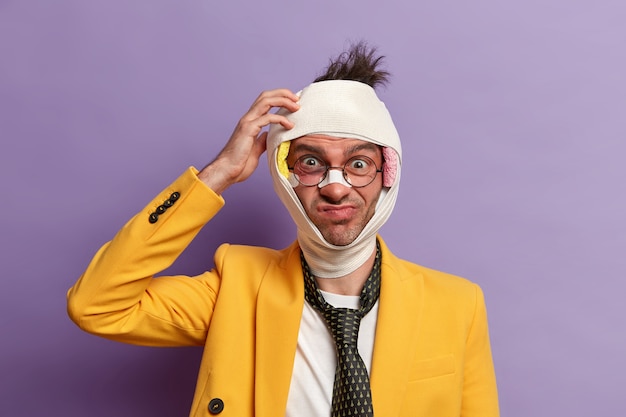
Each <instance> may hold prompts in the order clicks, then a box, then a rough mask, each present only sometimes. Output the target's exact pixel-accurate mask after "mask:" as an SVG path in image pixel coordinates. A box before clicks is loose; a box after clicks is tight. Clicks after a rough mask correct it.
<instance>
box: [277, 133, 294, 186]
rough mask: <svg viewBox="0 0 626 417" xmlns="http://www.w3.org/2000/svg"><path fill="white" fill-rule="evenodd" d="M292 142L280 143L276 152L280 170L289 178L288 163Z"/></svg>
mask: <svg viewBox="0 0 626 417" xmlns="http://www.w3.org/2000/svg"><path fill="white" fill-rule="evenodd" d="M290 143H291V142H289V141H287V142H283V143H281V144H280V145H278V150H277V152H276V165H278V172H280V173H281V175H282V176H283V177H285V178H287V179H289V166H288V165H287V155H289V144H290Z"/></svg>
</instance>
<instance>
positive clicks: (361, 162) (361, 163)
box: [350, 159, 369, 171]
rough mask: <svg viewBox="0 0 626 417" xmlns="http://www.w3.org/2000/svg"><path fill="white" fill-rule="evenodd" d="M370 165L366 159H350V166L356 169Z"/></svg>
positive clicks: (362, 168)
mask: <svg viewBox="0 0 626 417" xmlns="http://www.w3.org/2000/svg"><path fill="white" fill-rule="evenodd" d="M368 167H369V161H367V160H366V159H353V160H352V161H350V168H351V169H354V170H357V171H358V170H364V169H367V168H368Z"/></svg>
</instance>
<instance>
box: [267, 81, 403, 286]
mask: <svg viewBox="0 0 626 417" xmlns="http://www.w3.org/2000/svg"><path fill="white" fill-rule="evenodd" d="M298 95H299V97H300V109H299V110H298V111H296V112H294V113H290V112H288V111H287V110H285V109H281V110H280V111H279V112H278V113H279V114H282V115H284V116H286V117H287V118H288V119H289V120H290V121H292V122H293V123H294V128H293V129H291V130H287V129H285V128H283V127H282V126H281V125H277V124H273V125H271V127H270V131H269V135H268V138H267V154H268V162H269V163H268V165H269V167H270V172H271V174H272V179H273V182H274V190H275V191H276V193H277V194H278V196H279V198H280V199H281V201H282V202H283V204H285V206H286V207H287V210H289V213H290V214H291V217H292V218H293V220H294V221H295V223H296V226H297V228H298V242H299V243H300V247H301V248H302V251H303V253H304V256H305V258H306V260H307V263H308V264H309V267H310V268H311V272H312V273H313V274H314V275H315V276H316V277H320V278H337V277H341V276H344V275H347V274H348V273H350V272H352V271H354V270H356V269H357V268H358V267H359V266H361V265H362V264H363V263H364V262H365V261H366V260H367V259H368V258H369V256H370V255H371V254H372V252H373V251H374V250H375V247H376V233H377V232H378V230H379V229H380V227H381V226H382V225H383V224H384V223H385V222H386V221H387V219H388V218H389V216H390V214H391V211H392V210H393V207H394V205H395V201H396V197H397V195H398V187H399V182H400V165H401V158H402V149H401V146H400V137H399V136H398V132H397V131H396V128H395V126H394V124H393V121H392V120H391V116H390V115H389V112H388V111H387V109H386V107H385V105H384V104H383V102H382V101H380V100H379V99H378V97H377V96H376V92H375V91H374V89H373V88H372V87H370V86H369V85H367V84H364V83H360V82H357V81H347V80H331V81H321V82H317V83H313V84H310V85H309V86H308V87H306V88H304V89H303V90H302V91H300V92H299V93H298ZM311 134H321V135H327V136H333V137H338V138H351V139H360V140H364V141H367V142H372V143H375V144H377V145H380V146H382V147H383V155H386V156H385V159H386V160H389V159H393V168H392V169H387V170H386V172H387V176H388V178H387V179H386V180H385V187H384V188H383V190H382V192H381V195H380V198H379V200H378V204H377V206H376V212H375V214H374V216H373V217H372V218H371V219H370V221H369V222H368V223H367V225H366V226H365V228H364V229H363V230H362V231H361V233H360V234H359V236H358V237H357V238H356V239H355V240H354V241H353V242H352V243H350V244H349V245H346V246H336V245H332V244H330V243H328V242H327V241H326V240H325V239H324V238H323V237H322V234H321V233H320V231H319V230H318V228H317V227H316V226H315V225H314V224H313V223H312V222H311V220H310V219H309V218H308V216H307V215H306V212H305V210H304V208H303V206H302V204H301V203H300V200H299V199H298V196H297V195H296V193H295V191H294V190H293V187H295V186H296V184H297V182H294V181H293V179H291V183H290V180H289V178H288V176H286V175H285V169H284V167H285V166H286V163H285V160H284V158H285V157H286V155H285V154H284V152H282V151H281V152H279V148H280V144H281V143H283V142H288V141H291V140H294V139H297V138H299V137H302V136H306V135H311ZM385 148H386V149H385ZM392 150H393V151H395V152H392ZM279 154H280V155H279ZM390 156H393V157H390ZM277 157H278V159H277ZM279 165H281V166H280V167H279ZM383 170H384V172H385V167H383ZM389 172H391V175H392V176H391V177H389V175H390V174H389ZM331 173H332V174H331ZM336 174H339V175H341V173H340V172H339V171H334V173H333V170H330V171H328V175H327V178H326V180H325V181H329V182H334V181H336V180H335V177H334V176H333V175H336ZM389 178H391V179H389ZM342 180H343V178H342ZM320 186H322V184H320Z"/></svg>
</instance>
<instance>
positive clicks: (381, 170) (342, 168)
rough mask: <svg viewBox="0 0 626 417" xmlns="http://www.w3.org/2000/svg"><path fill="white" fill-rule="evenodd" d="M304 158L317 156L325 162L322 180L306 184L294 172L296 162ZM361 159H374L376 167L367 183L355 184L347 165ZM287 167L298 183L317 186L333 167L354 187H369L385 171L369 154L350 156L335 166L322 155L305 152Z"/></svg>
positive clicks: (373, 163)
mask: <svg viewBox="0 0 626 417" xmlns="http://www.w3.org/2000/svg"><path fill="white" fill-rule="evenodd" d="M304 158H315V159H317V160H318V161H320V162H321V163H322V164H324V167H325V168H326V169H325V170H324V174H323V175H322V176H321V177H320V180H319V181H318V182H317V183H315V184H304V183H303V182H302V181H300V178H299V177H298V175H297V174H296V173H295V172H294V168H295V167H296V164H297V163H298V161H301V160H302V159H304ZM359 159H366V160H370V161H372V165H374V167H375V168H376V170H375V171H373V174H374V175H372V178H371V179H370V181H369V182H368V183H367V184H364V185H354V184H352V183H351V182H350V179H349V177H348V174H347V173H346V166H348V164H349V163H350V161H352V160H359ZM287 169H288V170H289V171H290V172H292V173H293V176H294V177H295V178H296V180H297V181H298V183H299V184H300V185H303V186H305V187H315V186H317V185H320V184H321V183H322V182H324V180H325V179H326V177H327V176H328V171H330V170H331V169H338V170H341V174H342V176H343V179H344V180H345V181H346V182H347V183H348V184H350V186H351V187H353V188H363V187H367V186H368V185H370V184H371V183H373V182H374V180H375V179H376V176H377V175H378V173H379V172H383V168H382V167H381V168H378V165H377V164H376V161H374V160H373V159H372V158H370V157H369V156H366V155H355V156H352V157H350V158H349V159H348V160H347V161H346V163H345V164H344V165H343V167H334V166H329V165H328V164H327V163H326V161H324V160H323V159H321V158H320V157H318V156H316V155H313V154H305V155H302V156H300V157H298V159H296V160H295V162H294V163H293V165H292V166H289V165H288V166H287Z"/></svg>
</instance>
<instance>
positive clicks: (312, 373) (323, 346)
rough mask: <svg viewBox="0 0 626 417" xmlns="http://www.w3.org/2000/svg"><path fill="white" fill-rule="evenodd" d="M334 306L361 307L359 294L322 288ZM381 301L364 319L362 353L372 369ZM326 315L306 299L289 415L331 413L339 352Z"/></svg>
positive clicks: (302, 416) (313, 416)
mask: <svg viewBox="0 0 626 417" xmlns="http://www.w3.org/2000/svg"><path fill="white" fill-rule="evenodd" d="M322 294H323V296H324V299H325V300H326V302H327V303H328V304H330V305H332V306H333V307H339V308H353V309H357V308H359V296H348V295H338V294H332V293H328V292H325V291H322ZM377 316H378V301H376V304H374V306H373V307H372V309H371V310H370V311H369V313H367V315H366V316H365V317H363V319H362V320H361V325H360V327H359V340H358V345H359V354H360V355H361V358H363V362H365V366H366V367H367V371H368V373H369V372H370V371H371V365H372V352H373V351H374V335H375V332H376V319H377ZM336 352H337V351H336V348H335V342H334V340H333V337H332V335H331V334H330V331H329V330H328V326H327V325H326V321H325V320H324V317H322V315H321V314H320V313H319V312H318V311H317V310H315V309H314V308H313V307H311V306H310V305H309V303H307V302H306V301H305V302H304V308H303V311H302V320H301V322H300V330H299V332H298V345H297V348H296V357H295V360H294V364H293V373H292V375H291V385H290V387H289V397H288V398H287V413H286V417H320V416H329V415H330V406H331V402H332V394H333V384H334V382H335V367H336V366H337V353H336Z"/></svg>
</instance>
